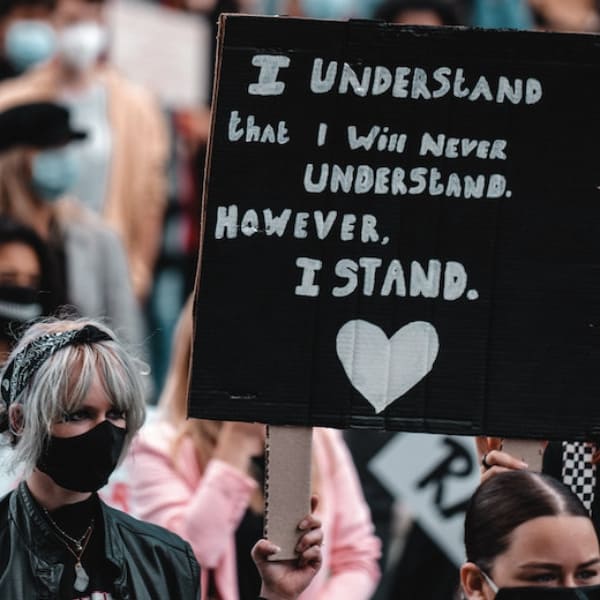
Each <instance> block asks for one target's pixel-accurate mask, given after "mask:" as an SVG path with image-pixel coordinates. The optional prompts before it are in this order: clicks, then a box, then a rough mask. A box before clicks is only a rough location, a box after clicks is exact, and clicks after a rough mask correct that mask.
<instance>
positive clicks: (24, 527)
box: [9, 481, 125, 582]
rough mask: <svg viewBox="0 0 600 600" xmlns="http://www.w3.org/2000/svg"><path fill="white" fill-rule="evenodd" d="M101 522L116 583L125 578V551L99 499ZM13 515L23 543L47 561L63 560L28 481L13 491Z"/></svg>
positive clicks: (11, 503) (58, 546)
mask: <svg viewBox="0 0 600 600" xmlns="http://www.w3.org/2000/svg"><path fill="white" fill-rule="evenodd" d="M98 503H99V505H100V513H101V515H102V523H103V525H104V551H105V555H106V558H107V559H108V560H109V561H110V562H111V563H113V564H114V566H115V567H116V569H117V570H118V572H119V573H120V575H119V576H118V578H117V582H119V580H120V579H122V578H124V576H125V572H124V569H123V562H124V551H123V543H122V540H121V537H120V536H119V534H118V531H117V527H116V525H115V522H114V519H113V518H112V517H111V515H110V514H109V511H110V510H111V509H109V508H108V507H107V506H106V504H104V502H102V501H101V500H100V499H99V500H98ZM9 506H10V508H9V510H10V513H11V516H12V518H13V520H14V522H15V524H16V525H17V527H18V528H19V531H20V532H21V534H22V535H23V537H24V542H25V543H26V544H27V546H28V547H29V548H31V550H32V551H33V552H34V554H35V555H36V556H39V557H43V558H44V560H45V561H46V562H48V563H51V564H52V563H60V562H62V559H63V557H64V553H65V547H64V545H63V544H61V542H60V541H59V540H58V539H57V538H56V535H55V534H54V532H53V530H52V528H51V527H50V524H49V523H48V520H47V518H46V517H45V516H44V513H43V512H42V509H41V507H40V505H39V504H38V503H37V502H36V501H35V499H34V498H33V496H32V495H31V492H30V491H29V488H28V487H27V484H26V483H25V482H24V481H22V482H21V483H20V484H19V486H18V487H17V489H16V490H15V492H14V493H13V494H12V496H11V498H10V503H9Z"/></svg>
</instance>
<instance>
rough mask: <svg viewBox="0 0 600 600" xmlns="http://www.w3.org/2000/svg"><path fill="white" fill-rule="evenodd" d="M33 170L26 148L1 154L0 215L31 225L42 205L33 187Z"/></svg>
mask: <svg viewBox="0 0 600 600" xmlns="http://www.w3.org/2000/svg"><path fill="white" fill-rule="evenodd" d="M30 185H31V170H30V165H29V156H28V152H27V149H26V148H23V147H20V148H15V149H14V150H11V151H10V152H6V153H2V154H0V214H6V215H10V216H11V217H13V218H14V219H16V220H18V221H20V222H22V223H26V224H31V221H32V213H33V212H35V209H36V206H39V205H41V203H40V201H38V200H37V199H36V197H35V194H34V193H33V191H32V189H31V187H30Z"/></svg>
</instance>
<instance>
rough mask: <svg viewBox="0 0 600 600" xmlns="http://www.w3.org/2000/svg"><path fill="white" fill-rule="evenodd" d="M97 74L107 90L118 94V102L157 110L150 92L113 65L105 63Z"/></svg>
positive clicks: (155, 100) (155, 102) (155, 101)
mask: <svg viewBox="0 0 600 600" xmlns="http://www.w3.org/2000/svg"><path fill="white" fill-rule="evenodd" d="M98 76H99V78H100V79H101V80H102V81H103V82H104V83H105V84H106V86H107V88H108V89H109V90H112V92H113V93H115V92H116V93H117V94H118V96H119V102H120V103H130V104H132V105H133V106H136V107H137V108H142V109H151V110H158V103H157V99H156V97H155V96H154V94H152V92H150V91H149V90H148V89H146V88H145V87H144V86H142V85H140V84H139V83H136V82H135V81H132V80H131V79H129V78H128V77H126V76H125V75H123V74H122V73H120V72H119V71H118V70H117V69H115V68H114V67H112V66H110V65H105V66H104V67H103V68H102V70H101V71H100V72H99V74H98Z"/></svg>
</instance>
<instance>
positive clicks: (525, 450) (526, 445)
mask: <svg viewBox="0 0 600 600" xmlns="http://www.w3.org/2000/svg"><path fill="white" fill-rule="evenodd" d="M546 446H547V442H543V441H540V440H506V439H505V440H502V450H503V451H504V452H507V453H508V454H510V455H511V456H513V457H514V458H517V459H519V460H522V461H523V462H526V463H527V464H528V465H529V470H530V471H536V472H537V473H540V472H541V471H542V461H543V458H544V450H545V449H546Z"/></svg>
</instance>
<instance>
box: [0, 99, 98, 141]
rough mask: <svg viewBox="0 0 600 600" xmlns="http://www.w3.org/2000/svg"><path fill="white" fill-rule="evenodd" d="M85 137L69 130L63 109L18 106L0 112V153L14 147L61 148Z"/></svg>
mask: <svg viewBox="0 0 600 600" xmlns="http://www.w3.org/2000/svg"><path fill="white" fill-rule="evenodd" d="M86 136H87V134H86V133H85V132H84V131H77V130H75V129H72V128H71V125H70V123H69V111H68V110H67V109H66V108H65V107H64V106H60V105H58V104H52V103H51V102H34V103H31V104H21V105H19V106H14V107H13V108H9V109H8V110H5V111H4V112H1V113H0V152H6V151H7V150H11V149H12V148H16V147H17V146H30V147H33V148H51V147H53V146H64V145H65V144H68V143H69V142H70V141H72V140H82V139H83V138H85V137H86Z"/></svg>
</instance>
